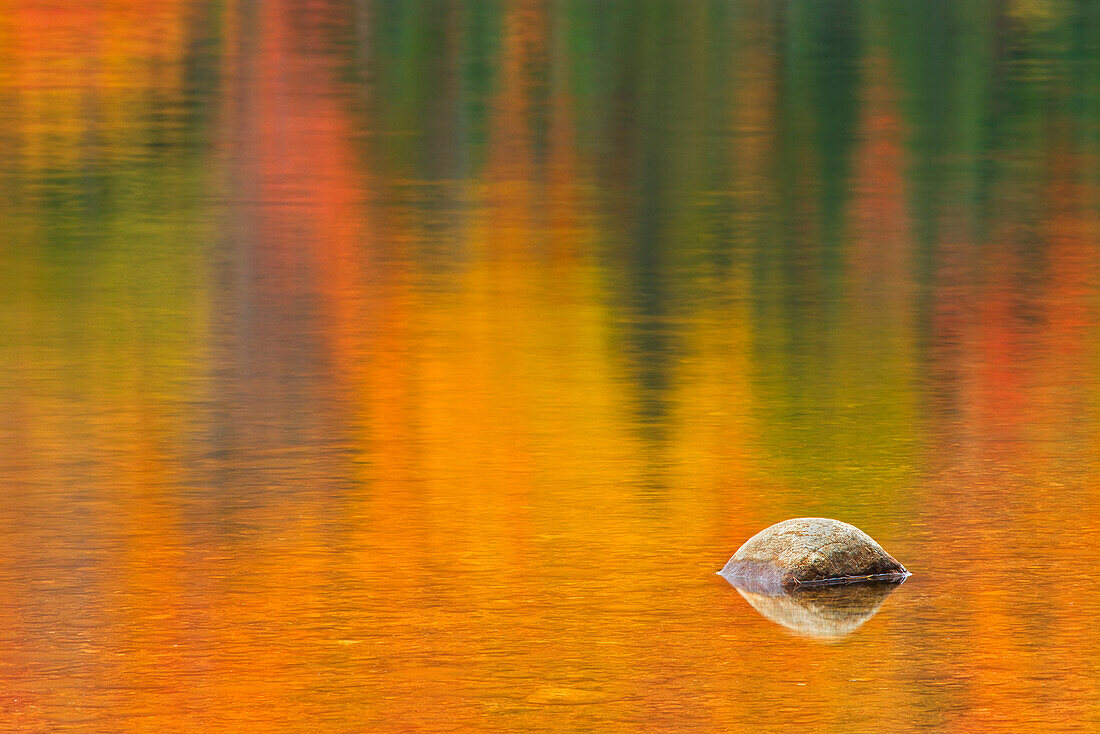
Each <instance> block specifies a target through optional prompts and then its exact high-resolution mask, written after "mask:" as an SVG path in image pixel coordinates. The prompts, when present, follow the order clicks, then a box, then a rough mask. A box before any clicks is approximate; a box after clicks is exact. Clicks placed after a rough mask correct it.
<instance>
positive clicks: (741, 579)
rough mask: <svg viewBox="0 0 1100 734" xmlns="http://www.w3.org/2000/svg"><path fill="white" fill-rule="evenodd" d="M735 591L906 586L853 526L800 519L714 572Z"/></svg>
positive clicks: (897, 569) (899, 571)
mask: <svg viewBox="0 0 1100 734" xmlns="http://www.w3.org/2000/svg"><path fill="white" fill-rule="evenodd" d="M718 573H719V574H720V575H721V576H722V577H723V578H725V579H726V580H727V581H729V582H730V584H732V585H733V586H736V587H737V588H738V589H743V590H746V591H749V592H756V593H764V594H778V593H781V592H783V591H789V590H791V589H794V588H797V587H802V586H828V585H834V584H851V583H858V582H866V581H893V582H900V581H904V580H905V579H906V578H907V577H908V576H909V572H908V571H906V570H905V566H902V565H901V564H900V563H898V561H897V559H895V558H894V557H893V556H891V555H890V554H889V553H887V552H886V551H884V550H883V549H882V546H880V545H879V544H878V543H876V542H875V541H874V540H872V539H871V536H869V535H867V533H865V532H863V531H862V530H860V529H859V528H857V527H855V526H854V525H849V524H848V523H845V522H840V521H839V520H829V519H826V518H821V517H800V518H796V519H794V520H786V521H784V522H781V523H778V524H776V525H772V526H771V527H770V528H766V529H765V530H761V531H760V532H759V533H757V534H756V535H754V536H752V537H751V538H749V539H748V541H746V542H745V544H744V545H743V546H741V547H740V548H739V549H738V551H737V552H736V553H735V554H734V555H733V558H731V559H730V560H729V562H728V563H726V565H725V567H724V568H723V569H722V570H721V571H719V572H718Z"/></svg>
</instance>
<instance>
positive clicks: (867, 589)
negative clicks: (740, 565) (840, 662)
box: [737, 581, 898, 641]
mask: <svg viewBox="0 0 1100 734" xmlns="http://www.w3.org/2000/svg"><path fill="white" fill-rule="evenodd" d="M897 587H898V584H897V583H891V582H887V581H871V582H867V583H860V584H850V585H845V586H812V585H804V586H799V587H796V588H794V589H792V590H791V591H790V592H786V593H780V594H774V595H769V594H758V593H755V592H752V591H746V590H744V589H737V593H738V594H740V595H741V596H742V597H744V598H745V601H747V602H748V603H749V604H750V605H751V606H752V607H753V609H755V610H756V611H758V612H760V614H762V615H764V616H765V617H767V618H768V619H770V620H771V621H773V622H775V623H776V624H781V625H783V626H784V627H786V628H787V629H789V630H792V631H794V632H795V633H797V634H799V635H802V636H804V637H813V638H816V639H819V640H824V641H835V640H839V639H840V638H842V637H844V636H845V635H848V634H851V633H852V632H854V631H855V630H856V628H858V627H859V626H860V625H862V624H863V623H864V622H866V621H867V620H868V619H870V618H871V617H873V616H875V614H876V613H877V612H878V610H879V607H881V606H882V603H883V602H884V601H886V597H888V596H890V594H891V593H893V591H894V589H896V588H897Z"/></svg>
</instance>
